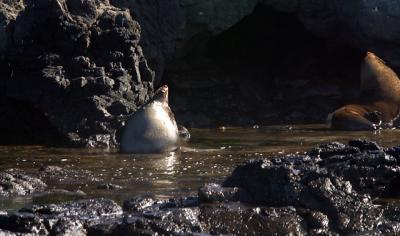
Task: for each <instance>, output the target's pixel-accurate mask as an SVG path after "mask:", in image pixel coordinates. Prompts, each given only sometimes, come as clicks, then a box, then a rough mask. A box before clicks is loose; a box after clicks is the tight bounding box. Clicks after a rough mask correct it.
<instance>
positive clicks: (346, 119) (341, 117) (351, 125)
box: [331, 105, 377, 131]
mask: <svg viewBox="0 0 400 236" xmlns="http://www.w3.org/2000/svg"><path fill="white" fill-rule="evenodd" d="M367 113H369V112H368V111H366V110H364V108H363V107H361V106H359V105H347V106H344V107H342V108H339V109H338V110H336V111H335V112H334V113H333V114H332V119H331V129H334V130H351V131H358V130H375V129H376V127H377V125H376V124H374V123H373V122H371V121H370V120H368V119H367V118H366V117H364V115H365V114H367Z"/></svg>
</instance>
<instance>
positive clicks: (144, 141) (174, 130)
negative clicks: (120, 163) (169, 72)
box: [120, 85, 180, 153]
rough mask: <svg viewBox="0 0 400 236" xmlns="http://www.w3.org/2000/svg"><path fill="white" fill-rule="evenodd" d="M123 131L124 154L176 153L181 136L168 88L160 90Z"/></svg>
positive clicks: (122, 146) (121, 148)
mask: <svg viewBox="0 0 400 236" xmlns="http://www.w3.org/2000/svg"><path fill="white" fill-rule="evenodd" d="M122 129H123V130H122V135H121V145H120V151H121V152H125V153H160V152H169V151H174V150H176V149H177V148H178V141H179V134H180V132H179V130H178V126H177V125H176V121H175V117H174V114H173V113H172V111H171V108H170V107H169V105H168V86H167V85H164V86H162V87H161V88H159V89H158V90H157V91H156V92H155V93H154V96H153V98H152V99H151V100H149V101H148V102H147V103H146V104H145V105H143V106H142V107H141V108H140V109H139V110H138V111H137V112H136V113H134V114H133V115H132V117H130V118H129V119H128V121H127V122H126V125H125V126H124V127H123V128H122Z"/></svg>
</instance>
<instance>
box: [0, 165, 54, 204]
mask: <svg viewBox="0 0 400 236" xmlns="http://www.w3.org/2000/svg"><path fill="white" fill-rule="evenodd" d="M46 189H47V185H46V184H45V183H44V182H43V181H42V180H40V179H38V178H35V177H31V176H28V175H25V174H23V173H22V172H21V171H19V170H17V169H10V170H7V171H5V172H0V197H12V196H25V195H29V194H33V193H40V192H43V191H45V190H46Z"/></svg>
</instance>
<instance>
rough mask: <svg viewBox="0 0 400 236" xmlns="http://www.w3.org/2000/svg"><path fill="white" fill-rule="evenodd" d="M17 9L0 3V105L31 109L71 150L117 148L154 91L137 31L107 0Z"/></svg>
mask: <svg viewBox="0 0 400 236" xmlns="http://www.w3.org/2000/svg"><path fill="white" fill-rule="evenodd" d="M16 2H20V1H3V2H2V3H1V7H2V11H0V13H1V15H2V17H0V31H1V32H5V34H1V35H2V36H0V53H1V55H0V68H1V70H0V72H1V74H0V78H1V80H0V88H2V90H3V91H4V92H3V91H2V94H1V96H2V98H3V99H4V97H7V98H12V99H16V100H19V101H25V102H27V103H29V104H32V105H33V107H34V108H35V109H38V110H39V112H40V113H42V114H45V115H46V118H47V119H48V120H49V121H50V124H51V125H52V126H54V127H55V128H56V129H57V131H58V132H59V133H61V135H62V136H64V137H66V138H67V140H68V141H69V142H71V143H75V144H79V145H86V146H114V145H116V144H117V141H116V138H115V133H116V131H117V130H118V128H119V127H120V126H121V124H122V122H121V120H123V119H124V117H125V116H126V115H128V114H130V113H132V112H134V111H135V110H136V109H137V107H138V106H139V105H141V104H143V103H144V102H145V101H146V100H147V99H148V98H149V96H151V94H152V91H153V85H152V83H153V78H154V73H153V71H152V70H151V69H150V68H149V67H148V65H147V62H146V60H145V58H144V56H143V53H142V49H141V47H140V46H139V40H140V33H141V29H140V26H139V24H138V23H137V22H136V21H135V20H134V19H132V17H131V15H130V13H129V11H127V10H122V9H119V8H116V7H113V6H111V5H110V4H109V2H108V1H107V0H103V1H79V0H62V1H53V0H44V1H42V0H40V1H29V2H25V5H23V6H21V4H19V5H18V4H16ZM7 9H12V11H8V10H7ZM4 45H5V46H4ZM3 109H4V108H3ZM15 116H18V114H15ZM24 125H26V124H21V125H20V126H21V127H22V126H24Z"/></svg>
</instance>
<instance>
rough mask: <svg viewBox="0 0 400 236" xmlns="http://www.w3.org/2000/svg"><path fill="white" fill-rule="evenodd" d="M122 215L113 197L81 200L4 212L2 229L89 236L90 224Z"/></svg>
mask: <svg viewBox="0 0 400 236" xmlns="http://www.w3.org/2000/svg"><path fill="white" fill-rule="evenodd" d="M121 215H122V209H121V207H120V206H118V205H117V204H116V203H115V202H113V201H111V200H107V199H88V200H79V201H76V202H67V203H63V204H50V205H41V206H33V207H32V208H24V209H21V210H19V212H17V213H13V214H7V215H0V229H3V230H9V231H12V232H17V233H34V234H39V235H49V234H51V235H86V227H87V226H88V225H91V224H100V223H101V222H103V221H105V220H115V219H118V217H120V216H121Z"/></svg>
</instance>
